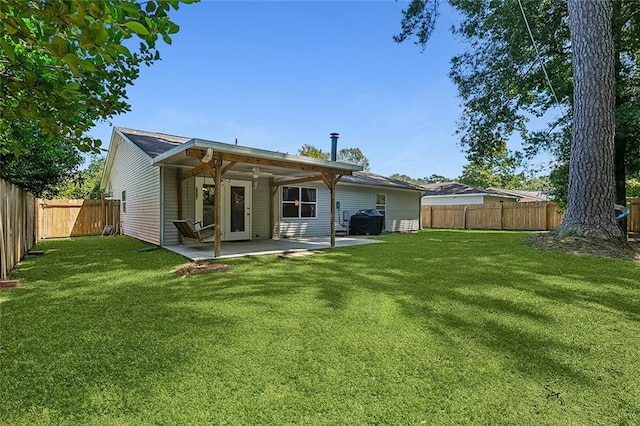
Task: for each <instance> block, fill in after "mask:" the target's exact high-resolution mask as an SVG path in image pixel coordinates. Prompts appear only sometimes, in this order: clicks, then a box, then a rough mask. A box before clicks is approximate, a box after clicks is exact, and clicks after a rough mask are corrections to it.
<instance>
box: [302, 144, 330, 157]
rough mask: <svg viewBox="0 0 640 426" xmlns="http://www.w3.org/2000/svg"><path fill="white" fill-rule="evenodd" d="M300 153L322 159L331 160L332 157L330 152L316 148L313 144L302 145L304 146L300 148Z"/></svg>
mask: <svg viewBox="0 0 640 426" xmlns="http://www.w3.org/2000/svg"><path fill="white" fill-rule="evenodd" d="M298 155H302V156H304V157H312V158H319V159H320V160H329V159H330V158H331V153H330V152H324V151H323V150H321V149H319V148H316V147H315V146H313V145H302V147H301V148H300V149H298Z"/></svg>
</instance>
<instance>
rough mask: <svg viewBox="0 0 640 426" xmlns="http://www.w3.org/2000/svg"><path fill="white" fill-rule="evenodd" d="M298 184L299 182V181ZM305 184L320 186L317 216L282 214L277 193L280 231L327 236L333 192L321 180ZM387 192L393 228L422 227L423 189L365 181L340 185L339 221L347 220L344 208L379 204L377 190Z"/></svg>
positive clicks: (352, 211)
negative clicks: (387, 185) (290, 217)
mask: <svg viewBox="0 0 640 426" xmlns="http://www.w3.org/2000/svg"><path fill="white" fill-rule="evenodd" d="M296 186H297V185H296ZM300 186H302V187H305V188H317V189H318V204H317V210H318V211H317V217H316V218H313V219H307V218H305V219H285V218H282V217H281V216H282V213H281V209H282V203H281V200H282V195H281V192H280V190H278V194H277V197H278V198H277V200H278V202H277V206H276V210H277V212H278V213H277V214H278V218H279V221H280V223H279V224H278V223H277V221H276V234H275V235H278V236H280V237H281V238H287V237H311V236H324V235H329V233H330V227H331V226H330V218H331V205H330V200H331V194H330V193H329V190H328V189H327V187H326V186H325V185H323V184H319V183H310V184H302V185H300ZM377 193H384V194H387V204H386V212H385V225H386V229H387V230H388V231H389V232H405V231H417V230H419V229H420V193H419V192H416V191H406V190H398V189H393V188H389V187H371V186H364V185H340V184H338V186H337V187H336V201H339V202H340V209H336V223H339V224H344V223H345V222H344V220H343V217H344V216H343V215H344V214H345V213H344V212H345V211H346V212H349V213H348V217H351V215H353V214H355V213H356V211H358V210H364V209H373V208H375V207H376V194H377Z"/></svg>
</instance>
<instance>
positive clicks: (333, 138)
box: [329, 133, 340, 161]
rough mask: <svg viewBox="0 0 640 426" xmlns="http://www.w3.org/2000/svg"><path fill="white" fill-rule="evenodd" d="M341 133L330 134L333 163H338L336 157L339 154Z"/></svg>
mask: <svg viewBox="0 0 640 426" xmlns="http://www.w3.org/2000/svg"><path fill="white" fill-rule="evenodd" d="M339 136H340V134H339V133H329V137H330V138H331V161H336V156H337V153H338V137H339Z"/></svg>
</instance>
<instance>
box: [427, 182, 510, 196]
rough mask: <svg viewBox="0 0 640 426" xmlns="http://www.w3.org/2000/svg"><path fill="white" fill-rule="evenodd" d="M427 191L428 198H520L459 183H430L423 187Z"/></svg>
mask: <svg viewBox="0 0 640 426" xmlns="http://www.w3.org/2000/svg"><path fill="white" fill-rule="evenodd" d="M422 188H423V189H424V190H425V194H424V195H426V196H434V195H472V194H477V195H498V196H501V197H510V198H518V197H517V196H515V195H510V194H505V193H502V192H499V191H494V190H492V189H483V188H476V187H473V186H469V185H465V184H463V183H459V182H442V183H430V184H428V185H422Z"/></svg>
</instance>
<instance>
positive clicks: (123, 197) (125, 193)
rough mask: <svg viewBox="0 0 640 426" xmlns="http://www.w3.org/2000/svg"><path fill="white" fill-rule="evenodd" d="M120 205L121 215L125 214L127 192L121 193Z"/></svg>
mask: <svg viewBox="0 0 640 426" xmlns="http://www.w3.org/2000/svg"><path fill="white" fill-rule="evenodd" d="M120 205H121V206H122V213H126V212H127V191H122V197H121V198H120Z"/></svg>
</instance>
